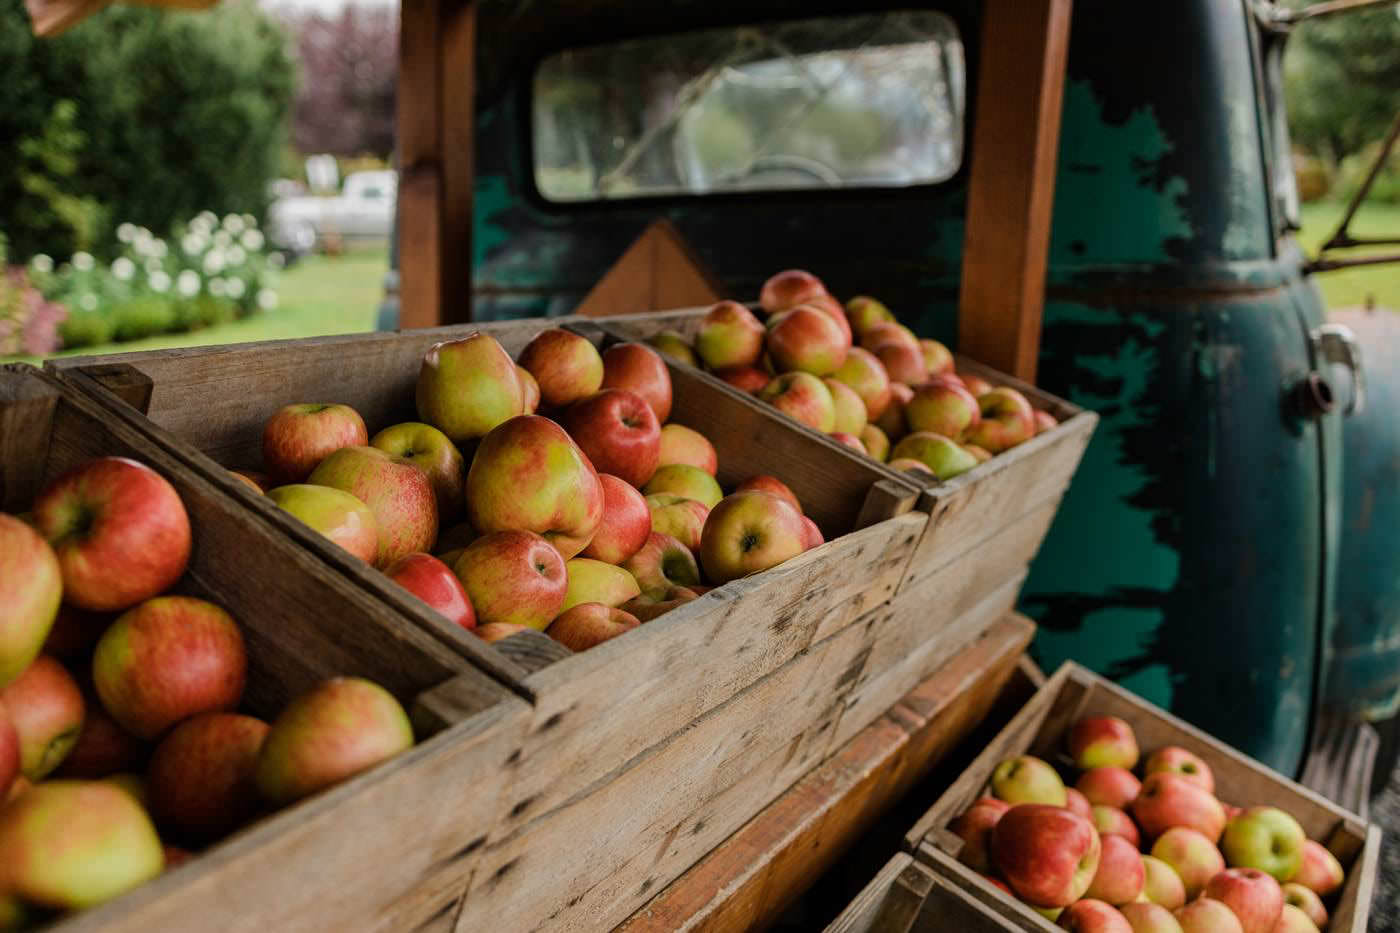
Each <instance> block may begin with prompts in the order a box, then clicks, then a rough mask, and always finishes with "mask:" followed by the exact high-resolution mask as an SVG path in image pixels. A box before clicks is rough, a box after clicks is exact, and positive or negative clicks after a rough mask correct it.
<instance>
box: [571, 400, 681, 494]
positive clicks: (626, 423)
mask: <svg viewBox="0 0 1400 933" xmlns="http://www.w3.org/2000/svg"><path fill="white" fill-rule="evenodd" d="M563 424H564V428H565V430H567V431H568V432H569V436H570V437H572V438H573V439H574V443H576V444H578V446H579V449H581V450H582V451H583V452H584V453H585V454H587V455H588V459H589V460H590V461H591V462H592V464H593V466H594V468H595V469H597V470H598V471H599V472H601V473H611V474H613V475H614V476H617V477H619V478H621V479H623V480H625V481H627V482H628V483H631V484H632V485H633V486H643V485H645V484H646V482H647V480H649V479H651V475H652V474H653V473H655V472H656V464H657V460H658V459H659V458H660V457H661V425H660V424H658V423H657V420H656V413H655V412H653V411H652V410H651V406H650V405H649V404H648V403H647V402H646V400H645V399H643V398H642V397H641V396H640V395H637V394H636V393H633V392H628V391H627V390H626V389H604V390H603V391H601V392H599V393H597V394H596V395H590V396H588V397H587V398H585V399H581V400H580V401H577V402H575V403H574V404H572V405H570V406H569V408H568V409H567V410H566V411H565V412H564V417H563Z"/></svg>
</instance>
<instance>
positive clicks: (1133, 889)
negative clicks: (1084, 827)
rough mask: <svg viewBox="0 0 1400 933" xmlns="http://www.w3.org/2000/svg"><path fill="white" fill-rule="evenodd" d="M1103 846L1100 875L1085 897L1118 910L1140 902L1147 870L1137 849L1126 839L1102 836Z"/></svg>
mask: <svg viewBox="0 0 1400 933" xmlns="http://www.w3.org/2000/svg"><path fill="white" fill-rule="evenodd" d="M1099 844H1100V848H1101V852H1100V854H1099V867H1098V871H1096V872H1095V873H1094V880H1093V881H1091V882H1090V883H1089V890H1088V891H1085V892H1084V896H1085V897H1092V898H1095V899H1096V900H1100V901H1105V902H1107V903H1109V904H1113V905H1115V906H1117V905H1119V904H1127V903H1129V902H1131V901H1135V900H1137V899H1138V898H1139V897H1141V896H1142V889H1143V885H1144V884H1145V883H1146V882H1147V869H1146V868H1145V867H1143V864H1142V855H1141V854H1140V853H1139V852H1138V850H1137V846H1135V845H1133V844H1132V843H1131V842H1129V841H1128V840H1126V839H1124V838H1123V837H1122V836H1118V835H1112V834H1110V835H1104V834H1102V833H1100V834H1099Z"/></svg>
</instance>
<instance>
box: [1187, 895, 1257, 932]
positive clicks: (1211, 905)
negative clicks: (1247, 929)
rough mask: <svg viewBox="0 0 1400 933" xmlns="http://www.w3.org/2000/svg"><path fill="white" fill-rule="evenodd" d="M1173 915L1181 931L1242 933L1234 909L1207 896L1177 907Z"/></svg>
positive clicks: (1242, 930)
mask: <svg viewBox="0 0 1400 933" xmlns="http://www.w3.org/2000/svg"><path fill="white" fill-rule="evenodd" d="M1173 916H1174V917H1176V922H1177V923H1179V924H1181V929H1182V933H1244V928H1243V927H1242V926H1240V921H1239V918H1237V917H1236V916H1235V913H1234V911H1232V910H1231V909H1230V908H1228V907H1226V906H1225V905H1224V904H1222V903H1220V902H1219V901H1217V900H1212V899H1211V898H1209V897H1202V898H1198V899H1197V900H1194V901H1192V902H1191V903H1189V904H1187V905H1186V906H1184V907H1178V908H1177V910H1176V913H1174V914H1173Z"/></svg>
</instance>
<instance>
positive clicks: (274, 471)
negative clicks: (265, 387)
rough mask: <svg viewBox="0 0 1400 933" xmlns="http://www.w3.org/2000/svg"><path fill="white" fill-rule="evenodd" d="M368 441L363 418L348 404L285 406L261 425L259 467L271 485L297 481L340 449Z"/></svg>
mask: <svg viewBox="0 0 1400 933" xmlns="http://www.w3.org/2000/svg"><path fill="white" fill-rule="evenodd" d="M368 443H369V432H368V431H367V430H365V419H363V418H361V417H360V413H359V412H357V411H355V409H353V408H351V407H350V406H349V405H332V404H327V403H311V404H303V405H286V406H284V407H282V408H279V409H278V410H277V411H276V412H274V413H273V415H272V417H271V418H268V419H267V422H266V423H264V424H263V436H262V455H263V466H264V467H265V468H266V469H267V472H268V476H269V477H270V478H271V481H272V485H274V486H285V485H287V484H289V483H301V482H305V481H306V478H307V477H308V476H310V475H311V471H312V470H314V469H316V465H317V464H318V463H320V462H321V461H322V460H324V459H326V458H327V457H329V456H330V455H331V454H333V453H335V452H336V451H337V450H339V449H340V448H342V447H363V446H365V445H366V444H368Z"/></svg>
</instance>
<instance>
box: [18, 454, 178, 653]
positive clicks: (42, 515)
mask: <svg viewBox="0 0 1400 933" xmlns="http://www.w3.org/2000/svg"><path fill="white" fill-rule="evenodd" d="M34 522H35V526H36V527H37V529H38V531H39V534H41V535H43V536H44V537H45V538H46V539H48V542H49V544H50V545H52V546H53V549H54V553H55V554H56V555H57V557H58V566H59V570H60V571H61V573H62V575H63V599H64V601H66V602H69V603H72V604H73V605H74V606H77V607H78V608H80V609H97V610H117V609H126V608H129V607H131V606H134V605H136V604H137V603H139V602H141V601H142V600H145V599H150V598H151V597H152V596H155V595H156V594H157V593H161V592H164V591H165V590H166V589H169V587H170V585H171V584H173V583H174V582H175V581H176V580H178V579H179V578H180V575H181V574H182V573H184V572H185V565H186V564H187V563H189V558H190V519H189V516H188V515H187V514H186V513H185V505H184V503H183V502H181V501H180V494H179V493H177V492H176V491H175V487H174V486H171V485H170V483H168V482H167V481H166V480H165V477H163V476H161V475H160V474H159V473H157V472H156V471H155V470H152V469H151V468H150V467H148V466H146V465H145V464H142V463H137V462H136V461H135V460H127V459H125V458H122V457H102V458H100V459H98V460H93V461H90V462H89V463H86V464H84V465H82V466H79V467H75V468H74V469H71V470H69V471H68V472H67V473H64V474H63V475H62V476H60V477H58V478H57V479H55V480H54V481H53V482H52V483H50V484H49V485H48V487H47V488H46V489H45V490H44V491H43V492H41V493H40V494H39V498H38V499H36V500H35V502H34ZM7 628H8V624H7Z"/></svg>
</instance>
